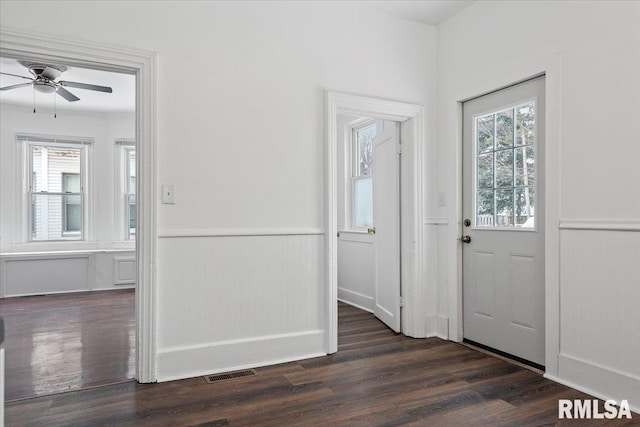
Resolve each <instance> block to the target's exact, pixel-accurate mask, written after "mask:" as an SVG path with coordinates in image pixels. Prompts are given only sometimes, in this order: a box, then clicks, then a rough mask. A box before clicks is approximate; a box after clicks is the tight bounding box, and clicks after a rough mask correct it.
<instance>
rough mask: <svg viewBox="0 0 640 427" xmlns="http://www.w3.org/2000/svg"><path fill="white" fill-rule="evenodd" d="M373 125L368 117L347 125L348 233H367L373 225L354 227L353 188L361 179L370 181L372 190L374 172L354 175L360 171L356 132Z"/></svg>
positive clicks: (346, 209) (346, 214) (373, 122)
mask: <svg viewBox="0 0 640 427" xmlns="http://www.w3.org/2000/svg"><path fill="white" fill-rule="evenodd" d="M374 125H375V126H377V125H378V121H377V120H376V119H374V118H370V117H366V118H361V119H359V120H356V121H354V122H352V123H351V124H350V125H348V129H349V150H348V156H347V157H348V159H347V162H348V163H347V164H348V165H349V166H348V176H349V180H348V184H347V188H346V190H347V191H346V194H347V203H345V216H346V221H345V223H346V224H348V226H347V230H348V231H355V232H361V233H367V232H368V231H367V230H368V228H369V227H372V226H373V224H372V225H371V226H363V227H358V226H355V225H354V224H355V217H354V215H355V207H354V204H355V197H354V187H355V185H356V181H359V180H363V179H371V180H372V188H373V174H374V173H375V171H373V170H372V171H371V173H370V174H369V175H357V174H356V173H357V172H359V170H360V165H359V147H358V132H361V131H363V130H364V129H367V128H369V127H371V126H374ZM372 151H373V147H372ZM372 154H373V153H372ZM372 191H373V190H372ZM371 209H372V222H373V206H372V207H371Z"/></svg>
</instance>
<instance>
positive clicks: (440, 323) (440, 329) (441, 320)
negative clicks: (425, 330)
mask: <svg viewBox="0 0 640 427" xmlns="http://www.w3.org/2000/svg"><path fill="white" fill-rule="evenodd" d="M436 336H437V337H438V338H442V339H443V340H448V339H449V318H448V317H447V316H442V315H440V314H436Z"/></svg>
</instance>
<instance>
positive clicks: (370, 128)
mask: <svg viewBox="0 0 640 427" xmlns="http://www.w3.org/2000/svg"><path fill="white" fill-rule="evenodd" d="M377 130H378V128H377V125H376V124H375V123H369V124H366V125H364V126H360V127H358V128H354V129H353V133H352V141H351V147H352V149H351V227H352V228H354V229H358V228H366V227H371V226H373V178H372V176H373V139H374V138H375V136H376V133H377Z"/></svg>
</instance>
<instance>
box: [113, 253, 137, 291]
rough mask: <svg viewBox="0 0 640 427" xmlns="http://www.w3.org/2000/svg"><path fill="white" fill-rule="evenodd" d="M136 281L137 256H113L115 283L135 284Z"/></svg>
mask: <svg viewBox="0 0 640 427" xmlns="http://www.w3.org/2000/svg"><path fill="white" fill-rule="evenodd" d="M135 283H136V257H135V256H116V257H113V284H114V285H133V284H135Z"/></svg>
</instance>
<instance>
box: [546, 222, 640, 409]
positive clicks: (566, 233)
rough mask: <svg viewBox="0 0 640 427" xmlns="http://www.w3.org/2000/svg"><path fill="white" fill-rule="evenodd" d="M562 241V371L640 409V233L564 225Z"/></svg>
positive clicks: (562, 374) (569, 378)
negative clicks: (572, 227) (576, 227)
mask: <svg viewBox="0 0 640 427" xmlns="http://www.w3.org/2000/svg"><path fill="white" fill-rule="evenodd" d="M560 242H561V250H560V257H561V259H560V261H561V262H560V266H561V274H560V276H561V277H560V280H561V281H560V353H561V354H560V355H559V371H558V376H559V377H560V378H561V379H563V380H567V381H569V382H571V383H575V384H576V385H578V386H581V387H583V388H585V389H593V390H597V391H599V392H600V393H601V394H603V395H605V396H608V397H611V398H615V399H628V400H629V403H630V404H633V405H634V406H635V407H636V408H638V407H640V363H639V361H640V329H639V325H640V309H639V303H640V233H637V232H633V231H621V230H610V229H605V228H603V229H600V230H583V229H563V230H561V239H560ZM607 372H609V374H607ZM623 377H624V380H622V379H621V378H623ZM629 394H632V395H629Z"/></svg>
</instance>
